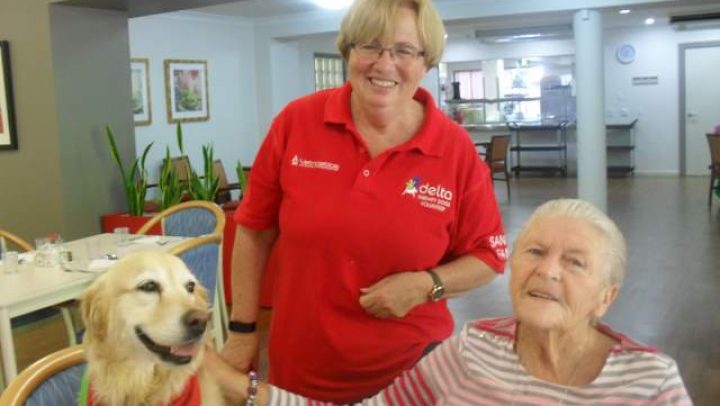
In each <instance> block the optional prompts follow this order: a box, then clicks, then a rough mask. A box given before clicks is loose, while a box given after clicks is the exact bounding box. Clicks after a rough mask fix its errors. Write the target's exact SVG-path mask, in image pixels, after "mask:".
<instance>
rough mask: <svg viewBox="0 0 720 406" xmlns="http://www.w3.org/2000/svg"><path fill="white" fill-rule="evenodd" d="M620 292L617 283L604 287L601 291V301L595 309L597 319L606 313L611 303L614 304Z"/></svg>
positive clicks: (594, 313)
mask: <svg viewBox="0 0 720 406" xmlns="http://www.w3.org/2000/svg"><path fill="white" fill-rule="evenodd" d="M618 293H620V287H619V286H618V285H615V284H612V285H608V286H605V287H604V288H602V292H601V293H600V303H598V305H597V307H596V308H595V311H594V312H593V315H594V316H595V319H596V320H598V319H600V318H602V317H603V316H604V315H605V313H607V311H608V309H609V308H610V305H612V304H613V302H615V299H617V297H618Z"/></svg>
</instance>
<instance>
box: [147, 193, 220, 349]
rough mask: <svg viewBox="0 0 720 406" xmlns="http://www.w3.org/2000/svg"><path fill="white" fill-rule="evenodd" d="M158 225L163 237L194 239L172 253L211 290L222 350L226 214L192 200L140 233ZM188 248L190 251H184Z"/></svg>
mask: <svg viewBox="0 0 720 406" xmlns="http://www.w3.org/2000/svg"><path fill="white" fill-rule="evenodd" d="M156 224H160V225H161V227H160V228H161V233H162V235H167V236H179V237H193V240H190V241H187V242H183V243H182V244H180V245H179V246H178V247H174V248H173V250H171V252H172V253H174V254H176V255H179V256H180V257H181V258H182V259H183V260H184V261H185V263H186V264H187V265H188V268H189V269H190V271H192V272H193V274H194V275H195V276H196V277H197V278H198V280H200V283H202V284H203V286H205V287H206V288H207V289H208V293H209V294H210V303H212V304H213V309H214V310H215V311H213V323H214V324H215V326H219V327H217V330H216V332H218V333H219V334H216V335H215V340H216V346H217V348H221V347H222V343H223V338H224V336H225V333H226V332H225V326H226V324H227V320H228V315H227V308H226V307H225V299H224V298H225V284H224V281H223V273H222V269H223V266H222V252H223V251H222V244H223V235H224V234H223V233H224V230H225V213H224V212H223V211H222V209H220V207H219V206H218V205H217V204H215V203H213V202H206V201H200V200H191V201H188V202H183V203H180V204H177V205H175V206H172V207H170V208H168V209H166V210H164V211H162V212H160V213H158V214H157V215H155V216H154V217H153V218H152V219H150V220H149V221H148V222H147V223H145V225H143V226H142V227H141V228H140V229H139V230H138V234H147V232H148V231H149V230H150V229H152V228H153V227H154V226H155V225H156ZM200 237H207V238H200ZM198 238H200V239H198ZM193 242H194V244H197V246H194V245H193ZM186 246H187V247H188V248H184V247H186Z"/></svg>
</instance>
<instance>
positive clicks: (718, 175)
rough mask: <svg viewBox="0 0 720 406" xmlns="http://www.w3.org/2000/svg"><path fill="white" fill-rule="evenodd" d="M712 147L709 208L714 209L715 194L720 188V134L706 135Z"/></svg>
mask: <svg viewBox="0 0 720 406" xmlns="http://www.w3.org/2000/svg"><path fill="white" fill-rule="evenodd" d="M705 136H706V137H707V141H708V146H709V147H710V166H709V167H708V169H710V189H709V190H708V208H711V207H712V200H713V193H714V192H715V189H716V188H718V187H720V184H716V183H718V180H720V134H705Z"/></svg>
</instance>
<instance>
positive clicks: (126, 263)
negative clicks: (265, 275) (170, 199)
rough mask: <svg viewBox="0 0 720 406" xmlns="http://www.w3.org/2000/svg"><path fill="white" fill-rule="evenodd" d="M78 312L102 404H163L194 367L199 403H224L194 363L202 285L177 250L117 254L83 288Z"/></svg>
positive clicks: (201, 322)
mask: <svg viewBox="0 0 720 406" xmlns="http://www.w3.org/2000/svg"><path fill="white" fill-rule="evenodd" d="M81 313H82V317H83V320H84V322H85V327H86V335H85V345H86V353H87V360H88V377H89V379H90V383H91V385H92V388H93V391H94V395H95V398H96V399H97V401H99V402H101V403H102V404H103V405H106V406H141V405H142V406H160V405H164V404H167V403H168V402H170V401H171V400H172V399H173V398H175V397H176V396H177V395H179V394H180V393H182V391H183V388H184V386H185V383H186V382H187V380H188V379H189V378H190V377H191V376H192V375H193V374H198V378H199V381H200V388H201V393H202V399H203V400H202V404H203V405H213V406H215V405H222V404H224V402H223V400H222V396H221V394H220V390H219V388H218V386H217V385H216V384H215V382H214V381H213V380H212V379H211V378H210V376H209V375H208V374H207V373H203V371H202V370H201V369H199V366H200V363H201V358H202V356H203V353H204V348H203V346H204V343H203V341H204V337H205V335H206V332H205V330H206V329H205V327H206V323H207V321H208V319H209V310H208V302H207V292H206V290H205V289H204V288H203V287H202V286H200V284H199V283H198V282H197V279H195V277H194V276H193V275H192V274H191V273H190V271H189V270H188V269H187V267H186V266H185V264H184V263H183V262H182V261H181V260H180V259H179V258H177V257H175V256H173V255H170V254H166V253H160V252H144V253H137V254H133V255H129V256H128V257H126V258H123V259H121V260H119V261H118V262H117V263H116V264H115V265H114V266H112V267H111V268H110V269H109V270H108V271H107V272H106V273H105V274H103V275H101V276H100V277H98V279H97V280H95V282H94V283H93V284H92V285H91V286H90V287H89V288H88V289H87V290H86V292H85V294H84V296H83V299H82V304H81ZM143 333H144V334H143ZM143 335H144V336H145V338H142V336H143ZM148 339H149V340H150V341H152V342H154V343H155V344H157V346H155V347H153V345H152V344H148V343H147V342H148ZM143 340H145V341H146V342H145V343H144V342H143ZM153 348H154V349H155V351H153Z"/></svg>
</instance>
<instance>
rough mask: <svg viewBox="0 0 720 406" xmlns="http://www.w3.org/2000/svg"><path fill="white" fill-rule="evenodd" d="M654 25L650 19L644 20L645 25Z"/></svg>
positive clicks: (653, 20) (652, 19) (653, 21)
mask: <svg viewBox="0 0 720 406" xmlns="http://www.w3.org/2000/svg"><path fill="white" fill-rule="evenodd" d="M653 24H655V19H654V18H652V17H648V18H646V19H645V25H653Z"/></svg>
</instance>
